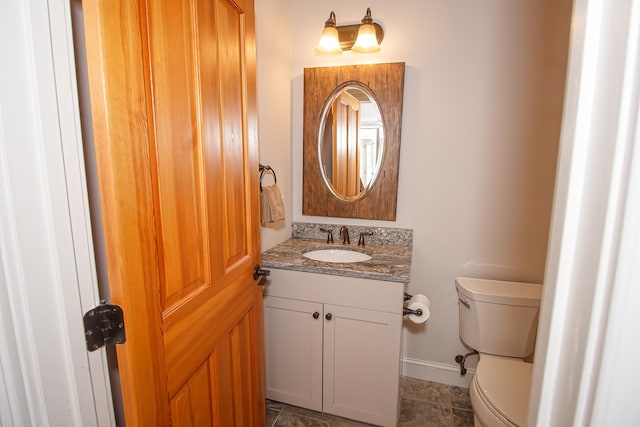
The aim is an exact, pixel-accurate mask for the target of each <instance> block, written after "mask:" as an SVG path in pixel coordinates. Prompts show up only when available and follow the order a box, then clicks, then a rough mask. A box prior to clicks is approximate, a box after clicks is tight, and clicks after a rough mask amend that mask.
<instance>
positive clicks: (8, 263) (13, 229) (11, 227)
mask: <svg viewBox="0 0 640 427" xmlns="http://www.w3.org/2000/svg"><path fill="white" fill-rule="evenodd" d="M69 7H70V5H69V3H68V1H65V0H50V1H47V0H32V1H29V2H26V1H25V2H22V1H19V2H17V1H8V2H2V3H1V6H0V38H2V40H3V41H2V44H0V55H1V57H2V60H3V66H2V67H3V71H2V79H1V81H0V381H2V383H0V424H2V425H7V426H9V425H16V426H18V425H20V426H29V425H38V426H47V425H53V426H56V425H66V426H92V425H100V426H108V425H114V424H115V422H114V420H113V418H114V417H113V408H112V403H111V394H110V386H109V377H108V371H107V363H106V357H105V352H104V350H100V351H96V352H92V353H89V352H87V351H86V348H85V343H84V330H83V326H82V315H83V313H84V312H85V311H86V310H88V309H89V308H91V307H93V306H95V305H96V304H97V303H98V302H99V297H98V292H97V280H96V274H95V263H94V254H93V245H92V236H91V225H90V221H89V209H88V201H87V189H86V180H85V175H84V160H83V151H82V139H81V133H80V120H79V113H78V100H77V90H76V83H75V82H76V77H75V69H74V55H73V43H72V37H71V35H72V34H71V22H70V11H69Z"/></svg>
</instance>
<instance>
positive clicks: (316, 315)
mask: <svg viewBox="0 0 640 427" xmlns="http://www.w3.org/2000/svg"><path fill="white" fill-rule="evenodd" d="M318 317H320V313H318V312H317V311H316V312H314V313H313V318H314V319H317V318H318Z"/></svg>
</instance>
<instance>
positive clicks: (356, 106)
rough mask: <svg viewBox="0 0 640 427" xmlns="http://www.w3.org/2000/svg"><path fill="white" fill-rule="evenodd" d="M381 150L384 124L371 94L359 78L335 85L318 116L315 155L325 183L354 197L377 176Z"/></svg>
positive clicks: (338, 193) (341, 194)
mask: <svg viewBox="0 0 640 427" xmlns="http://www.w3.org/2000/svg"><path fill="white" fill-rule="evenodd" d="M383 152H384V124H383V122H382V115H381V114H380V108H379V107H378V103H377V102H376V100H375V98H374V96H373V94H372V93H371V91H370V90H369V88H368V87H366V86H365V85H364V84H362V83H360V82H348V83H347V84H345V85H341V86H339V87H337V88H336V89H335V90H334V91H333V92H332V93H331V95H329V97H328V98H327V100H326V101H325V103H324V107H323V108H322V114H321V116H320V126H319V131H318V158H319V160H320V169H321V171H322V176H323V178H324V181H325V183H326V184H327V187H328V188H329V189H330V190H331V192H332V193H333V194H334V195H335V196H336V197H338V198H340V199H342V200H357V199H358V198H360V197H361V196H362V195H363V194H364V193H366V192H367V190H368V189H369V188H371V186H372V184H373V183H374V181H375V180H376V177H377V175H378V170H379V169H380V162H381V159H382V154H383Z"/></svg>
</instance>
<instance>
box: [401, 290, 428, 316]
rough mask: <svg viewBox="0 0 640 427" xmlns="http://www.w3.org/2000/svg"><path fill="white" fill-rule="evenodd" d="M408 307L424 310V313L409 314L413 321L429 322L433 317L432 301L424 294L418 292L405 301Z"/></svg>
mask: <svg viewBox="0 0 640 427" xmlns="http://www.w3.org/2000/svg"><path fill="white" fill-rule="evenodd" d="M405 305H406V307H407V308H409V309H411V310H422V315H421V316H418V315H417V314H409V315H408V317H409V320H411V321H412V322H413V323H427V322H428V321H429V317H431V301H429V298H427V297H426V296H424V295H422V294H416V295H414V296H412V297H411V299H410V300H409V301H407V302H406V303H405Z"/></svg>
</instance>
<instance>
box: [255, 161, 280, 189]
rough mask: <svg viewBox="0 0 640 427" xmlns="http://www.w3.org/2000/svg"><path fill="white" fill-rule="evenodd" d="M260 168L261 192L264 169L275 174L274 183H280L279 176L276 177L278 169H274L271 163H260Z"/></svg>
mask: <svg viewBox="0 0 640 427" xmlns="http://www.w3.org/2000/svg"><path fill="white" fill-rule="evenodd" d="M259 169H260V192H261V193H262V176H263V175H264V171H269V172H271V173H272V174H273V183H274V184H277V183H278V178H277V177H276V171H274V170H273V169H272V168H271V166H269V165H266V166H265V165H262V164H261V165H260V166H259Z"/></svg>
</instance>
